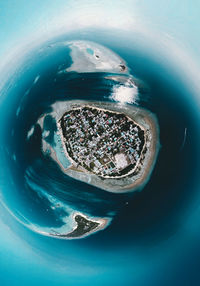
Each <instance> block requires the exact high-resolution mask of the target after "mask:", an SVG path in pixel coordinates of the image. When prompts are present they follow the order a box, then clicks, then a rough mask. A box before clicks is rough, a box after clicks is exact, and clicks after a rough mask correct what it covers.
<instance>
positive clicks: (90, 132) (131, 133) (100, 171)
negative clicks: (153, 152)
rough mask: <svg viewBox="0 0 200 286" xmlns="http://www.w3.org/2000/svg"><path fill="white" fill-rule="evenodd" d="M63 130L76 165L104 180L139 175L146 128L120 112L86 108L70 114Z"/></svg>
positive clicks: (71, 111) (64, 121) (68, 152)
mask: <svg viewBox="0 0 200 286" xmlns="http://www.w3.org/2000/svg"><path fill="white" fill-rule="evenodd" d="M59 124H60V130H61V132H62V138H63V141H64V143H65V147H66V149H65V150H66V156H68V158H69V159H70V160H71V162H72V164H73V166H74V167H75V168H76V169H77V170H79V171H82V172H84V171H85V172H89V173H91V174H95V175H97V176H100V177H102V178H122V177H126V176H127V175H130V174H133V173H134V172H135V173H136V170H137V166H138V164H139V159H140V156H141V154H142V152H143V153H144V152H145V151H144V148H145V143H146V142H145V139H146V138H145V134H144V128H143V127H141V126H139V124H136V123H135V122H134V121H133V120H132V119H130V118H129V117H127V116H126V115H124V114H122V113H119V112H111V111H108V110H104V109H100V108H94V107H91V106H89V105H88V106H83V107H78V108H74V109H72V110H70V111H68V112H66V113H65V114H64V115H63V117H62V118H61V120H60V122H59Z"/></svg>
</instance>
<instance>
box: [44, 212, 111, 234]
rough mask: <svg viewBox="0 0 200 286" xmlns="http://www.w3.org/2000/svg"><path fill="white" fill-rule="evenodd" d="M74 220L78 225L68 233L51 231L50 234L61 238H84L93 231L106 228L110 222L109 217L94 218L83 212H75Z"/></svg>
mask: <svg viewBox="0 0 200 286" xmlns="http://www.w3.org/2000/svg"><path fill="white" fill-rule="evenodd" d="M73 220H74V221H75V223H76V226H75V227H74V229H73V230H72V231H71V232H68V233H66V234H60V233H56V232H55V231H54V233H49V236H53V237H57V238H60V239H78V238H84V237H86V236H88V235H90V234H92V233H95V232H97V231H99V230H102V229H104V228H105V227H106V226H107V224H108V219H103V218H98V219H92V218H89V217H88V216H86V215H84V214H82V213H78V212H76V213H74V215H73Z"/></svg>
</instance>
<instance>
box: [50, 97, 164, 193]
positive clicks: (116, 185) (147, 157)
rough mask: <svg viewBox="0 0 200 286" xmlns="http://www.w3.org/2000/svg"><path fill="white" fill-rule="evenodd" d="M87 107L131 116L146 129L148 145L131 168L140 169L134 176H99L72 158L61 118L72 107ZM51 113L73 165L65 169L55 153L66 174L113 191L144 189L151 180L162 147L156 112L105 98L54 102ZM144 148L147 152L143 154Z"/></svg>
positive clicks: (146, 144) (66, 154)
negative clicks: (66, 144)
mask: <svg viewBox="0 0 200 286" xmlns="http://www.w3.org/2000/svg"><path fill="white" fill-rule="evenodd" d="M84 106H86V107H89V108H94V109H99V110H103V111H109V112H111V113H121V114H124V115H125V116H126V117H127V118H128V120H131V121H132V122H134V123H135V124H137V125H139V127H140V128H141V129H142V130H143V131H144V132H145V144H144V146H143V149H142V151H141V155H140V159H139V160H138V162H137V166H135V168H134V171H133V172H132V171H131V173H134V172H135V170H136V169H137V168H138V170H139V171H138V173H137V174H136V175H135V176H134V175H133V176H132V177H130V176H131V174H128V175H127V174H126V175H125V176H123V177H122V176H120V177H119V178H116V177H115V178H110V177H108V178H105V177H101V176H98V175H96V174H94V173H90V172H89V171H87V170H85V169H84V168H81V169H77V168H76V166H75V165H74V162H73V159H71V157H70V156H69V155H68V153H67V150H66V147H65V139H64V136H63V135H62V129H61V126H60V120H61V118H62V116H63V115H64V114H65V113H66V112H68V111H70V110H73V109H80V108H82V107H84ZM51 114H52V116H53V117H54V118H55V119H56V124H57V131H56V132H57V134H59V137H60V139H61V141H62V144H63V151H64V153H63V154H64V155H65V156H66V157H67V159H68V160H69V161H70V162H71V165H70V166H69V167H68V168H64V166H63V165H62V163H61V162H60V161H59V160H58V157H57V156H56V154H54V155H53V154H52V155H51V156H52V158H53V159H54V160H55V161H56V162H57V163H58V165H59V166H60V168H61V170H62V171H63V172H64V173H65V174H66V175H68V176H70V177H72V178H74V179H77V180H80V181H82V182H85V183H88V184H91V185H93V186H96V187H98V188H100V189H103V190H105V191H110V192H114V193H123V192H128V191H135V190H141V189H142V188H143V187H144V185H145V184H146V183H147V182H148V180H149V179H150V176H151V173H152V171H153V168H154V166H155V162H156V159H157V156H158V153H159V149H160V142H159V127H158V122H157V119H156V117H155V115H154V114H153V113H151V112H150V111H148V110H145V109H144V108H140V107H137V106H131V105H122V104H118V103H112V102H104V101H103V102H95V101H86V100H72V101H65V102H57V103H55V104H54V106H53V111H52V113H51ZM51 114H50V115H51ZM145 148H146V153H145V154H143V152H144V149H145ZM141 157H143V159H141ZM79 168H80V167H79Z"/></svg>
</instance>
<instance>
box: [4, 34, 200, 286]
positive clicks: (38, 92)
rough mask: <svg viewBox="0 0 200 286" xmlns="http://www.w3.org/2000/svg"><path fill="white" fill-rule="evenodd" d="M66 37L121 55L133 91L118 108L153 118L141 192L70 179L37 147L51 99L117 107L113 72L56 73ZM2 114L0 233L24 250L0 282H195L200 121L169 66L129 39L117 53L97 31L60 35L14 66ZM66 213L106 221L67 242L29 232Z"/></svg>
mask: <svg viewBox="0 0 200 286" xmlns="http://www.w3.org/2000/svg"><path fill="white" fill-rule="evenodd" d="M71 40H88V41H94V42H96V43H97V44H101V45H103V46H105V47H107V48H109V49H110V50H112V51H113V52H115V53H116V54H118V55H119V56H120V57H121V58H122V59H124V60H125V62H126V63H127V65H128V67H129V70H130V73H131V74H132V76H133V77H134V78H135V80H136V82H137V86H138V94H137V96H133V98H132V100H130V98H129V100H128V103H124V102H123V103H124V104H130V105H131V104H133V105H134V104H136V105H137V106H139V107H142V108H145V109H147V110H149V111H151V112H152V113H154V114H155V115H156V117H157V119H158V123H159V129H160V144H161V148H160V151H159V155H158V159H157V162H156V165H155V168H154V170H153V173H152V175H151V178H150V180H149V182H148V183H147V185H146V186H145V187H144V189H143V190H142V191H140V192H134V193H127V194H113V193H109V192H106V191H103V190H100V189H98V188H95V187H94V186H91V185H88V184H85V183H83V182H80V181H77V180H75V179H73V178H70V177H68V176H66V175H65V174H64V173H63V172H62V171H61V170H60V169H59V167H58V165H56V163H55V162H54V161H52V160H51V159H50V158H49V157H48V156H47V155H46V156H45V155H44V154H43V153H42V151H41V149H42V146H41V144H42V143H41V136H42V131H41V129H40V126H39V125H38V124H37V120H38V118H39V117H40V116H41V115H42V114H45V113H48V112H49V111H50V110H51V106H52V104H53V103H55V102H57V101H65V100H74V99H81V100H93V101H109V102H115V103H116V104H119V102H118V101H119V98H118V99H116V97H114V95H113V90H114V87H115V85H116V83H115V82H113V81H112V80H109V79H108V77H109V76H110V75H111V73H106V72H103V73H99V72H93V73H89V72H88V73H76V72H71V73H59V71H62V70H63V68H66V67H68V66H70V65H71V64H72V59H71V57H70V50H69V47H68V46H66V44H65V42H66V41H71ZM88 53H89V54H91V55H92V52H91V50H89V51H88ZM0 111H1V112H0V123H1V129H0V130H1V135H0V140H1V141H0V145H1V149H0V152H1V155H0V158H1V161H0V170H1V176H0V178H1V192H2V194H1V201H2V206H1V209H2V214H3V222H4V224H3V225H2V229H4V228H5V225H7V227H9V239H11V241H13V248H15V251H17V248H20V249H23V251H22V253H21V254H20V258H19V255H18V256H16V254H15V251H14V252H13V260H11V264H10V266H9V267H7V265H6V263H7V262H6V263H3V262H1V265H2V266H1V269H0V271H1V273H2V274H1V281H3V282H4V285H25V284H26V283H29V284H30V285H36V284H38V283H39V284H45V285H46V284H50V285H75V286H79V285H125V286H128V285H178V284H177V283H178V282H177V281H181V285H195V284H189V283H193V282H195V283H197V277H196V276H195V275H193V273H196V268H197V267H198V261H199V250H198V246H199V242H198V239H197V238H198V237H199V230H198V229H197V225H198V219H199V211H198V206H199V200H200V197H199V193H198V190H199V167H200V165H199V146H200V145H199V143H200V136H199V135H200V134H199V117H200V116H199V112H198V111H197V109H196V102H195V99H194V97H193V95H192V94H191V89H190V87H189V86H188V85H187V84H186V83H185V82H184V81H183V80H182V79H181V77H180V75H179V73H178V71H177V70H176V69H173V66H172V65H170V61H169V62H168V61H159V60H158V58H156V57H155V55H153V54H151V53H150V52H149V51H148V50H147V48H144V47H143V48H142V49H141V47H140V46H137V45H135V46H133V45H132V42H130V45H128V44H127V45H126V47H123V45H122V44H121V41H120V39H115V40H113V39H112V38H111V37H110V35H109V34H108V32H105V31H86V32H85V33H84V35H83V34H78V33H76V34H69V35H66V34H65V35H63V36H62V37H59V38H53V39H52V40H51V41H49V42H48V43H44V44H43V45H41V46H39V47H37V48H35V49H33V50H32V51H31V52H29V53H28V54H27V55H26V56H25V57H24V60H23V62H21V63H19V65H18V66H17V67H16V68H14V71H13V72H11V73H10V74H9V76H8V79H7V81H6V83H5V85H4V86H3V88H2V98H1V103H0ZM33 126H34V130H33ZM52 128H54V126H52ZM49 140H50V141H51V138H49ZM56 205H59V207H58V208H57V207H55V206H56ZM52 206H53V208H52ZM71 210H77V211H80V212H83V213H87V214H89V215H91V216H92V217H106V218H109V220H110V224H109V226H108V227H107V228H106V229H105V230H102V231H99V232H97V233H95V234H93V235H91V236H88V237H86V238H84V239H78V240H73V241H69V240H58V239H55V238H51V237H46V236H44V235H42V234H39V233H37V231H38V232H42V231H44V230H45V231H47V230H49V229H59V228H62V227H63V225H64V224H65V222H66V218H67V217H68V216H69V214H70V212H71ZM4 245H5V247H6V241H5V243H4ZM17 257H18V259H17ZM1 259H2V261H3V260H4V262H5V261H10V258H9V257H6V256H2V258H1ZM191 262H192V263H193V264H191ZM192 265H193V266H192ZM4 267H5V270H6V271H7V272H4ZM183 268H184V269H187V271H186V272H185V273H182V269H183ZM8 269H9V270H8ZM6 273H8V274H9V275H10V273H12V276H8V275H6ZM181 276H182V278H181ZM190 279H191V280H190ZM192 279H194V280H192ZM191 281H192V282H191ZM184 283H185V284H184ZM196 285H198V284H196Z"/></svg>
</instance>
